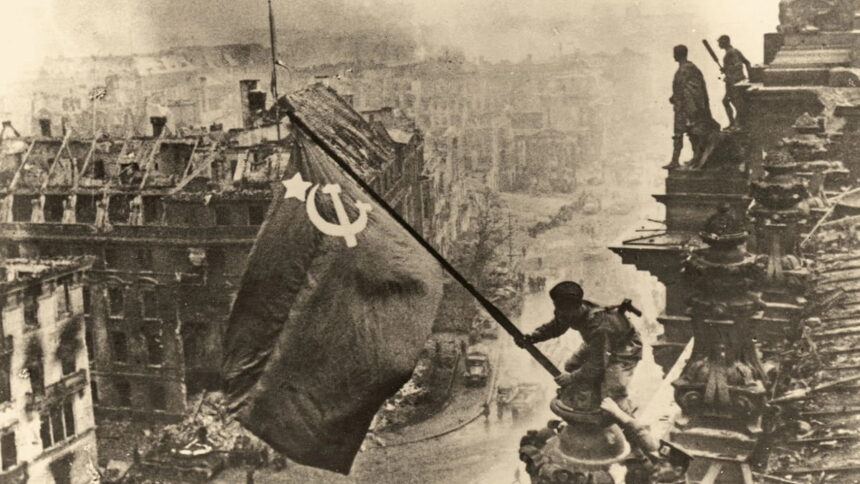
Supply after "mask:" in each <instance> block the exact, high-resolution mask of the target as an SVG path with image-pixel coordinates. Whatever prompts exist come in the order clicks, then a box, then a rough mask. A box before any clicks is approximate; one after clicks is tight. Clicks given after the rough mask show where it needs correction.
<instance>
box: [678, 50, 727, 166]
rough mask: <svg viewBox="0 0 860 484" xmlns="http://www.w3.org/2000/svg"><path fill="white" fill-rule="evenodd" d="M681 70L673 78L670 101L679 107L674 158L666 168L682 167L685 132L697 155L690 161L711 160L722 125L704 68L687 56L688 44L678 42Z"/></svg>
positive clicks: (699, 162) (694, 153)
mask: <svg viewBox="0 0 860 484" xmlns="http://www.w3.org/2000/svg"><path fill="white" fill-rule="evenodd" d="M673 55H674V57H675V61H676V62H677V63H678V70H677V71H675V78H674V79H673V80H672V97H671V98H669V102H670V103H672V106H673V108H674V111H675V123H674V135H673V136H672V140H673V141H674V143H673V147H672V148H673V149H672V161H671V162H670V163H669V164H668V165H666V166H665V167H664V168H666V169H672V168H679V167H680V166H681V164H680V163H679V158H680V156H681V149H682V148H683V147H684V134H686V135H687V136H688V137H689V138H690V144H691V145H692V148H693V158H692V159H691V160H690V162H689V163H688V165H689V166H691V167H693V168H698V167H700V166H702V165H704V164H705V163H706V162H707V158H708V156H710V153H711V151H713V148H714V146H715V145H716V142H717V137H718V135H719V133H720V125H719V124H718V123H717V122H716V121H714V118H713V117H712V116H711V107H710V102H709V100H708V88H707V86H706V85H705V78H704V76H702V71H700V70H699V68H698V67H696V65H695V64H693V63H692V62H690V61H689V60H687V47H686V46H684V45H676V46H675V48H674V51H673Z"/></svg>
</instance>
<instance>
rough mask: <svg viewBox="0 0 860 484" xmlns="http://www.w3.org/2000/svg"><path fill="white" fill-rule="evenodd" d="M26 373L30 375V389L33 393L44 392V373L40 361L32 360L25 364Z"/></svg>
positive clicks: (39, 393) (42, 393)
mask: <svg viewBox="0 0 860 484" xmlns="http://www.w3.org/2000/svg"><path fill="white" fill-rule="evenodd" d="M27 374H28V375H29V377H30V389H31V390H32V392H33V394H34V395H44V394H45V375H44V371H43V368H42V363H41V362H34V363H32V364H30V365H28V366H27Z"/></svg>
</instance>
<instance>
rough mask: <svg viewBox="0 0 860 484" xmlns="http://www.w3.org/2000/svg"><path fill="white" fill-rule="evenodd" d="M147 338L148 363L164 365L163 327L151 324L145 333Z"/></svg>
mask: <svg viewBox="0 0 860 484" xmlns="http://www.w3.org/2000/svg"><path fill="white" fill-rule="evenodd" d="M143 333H144V337H145V338H146V352H147V362H148V363H149V364H150V365H154V366H158V365H161V364H163V363H164V343H163V342H162V334H161V327H160V325H158V324H157V323H150V324H149V325H148V326H147V327H146V328H145V329H144V331H143Z"/></svg>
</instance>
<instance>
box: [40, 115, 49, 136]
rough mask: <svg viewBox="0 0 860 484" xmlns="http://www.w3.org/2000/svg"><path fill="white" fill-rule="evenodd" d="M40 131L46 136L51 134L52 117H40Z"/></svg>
mask: <svg viewBox="0 0 860 484" xmlns="http://www.w3.org/2000/svg"><path fill="white" fill-rule="evenodd" d="M39 133H41V135H42V136H44V137H50V136H51V120H50V119H44V118H43V119H40V120H39Z"/></svg>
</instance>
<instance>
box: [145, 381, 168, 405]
mask: <svg viewBox="0 0 860 484" xmlns="http://www.w3.org/2000/svg"><path fill="white" fill-rule="evenodd" d="M149 398H150V404H151V405H152V408H153V409H155V410H167V391H166V390H165V388H164V385H160V384H155V385H151V386H150V387H149Z"/></svg>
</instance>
